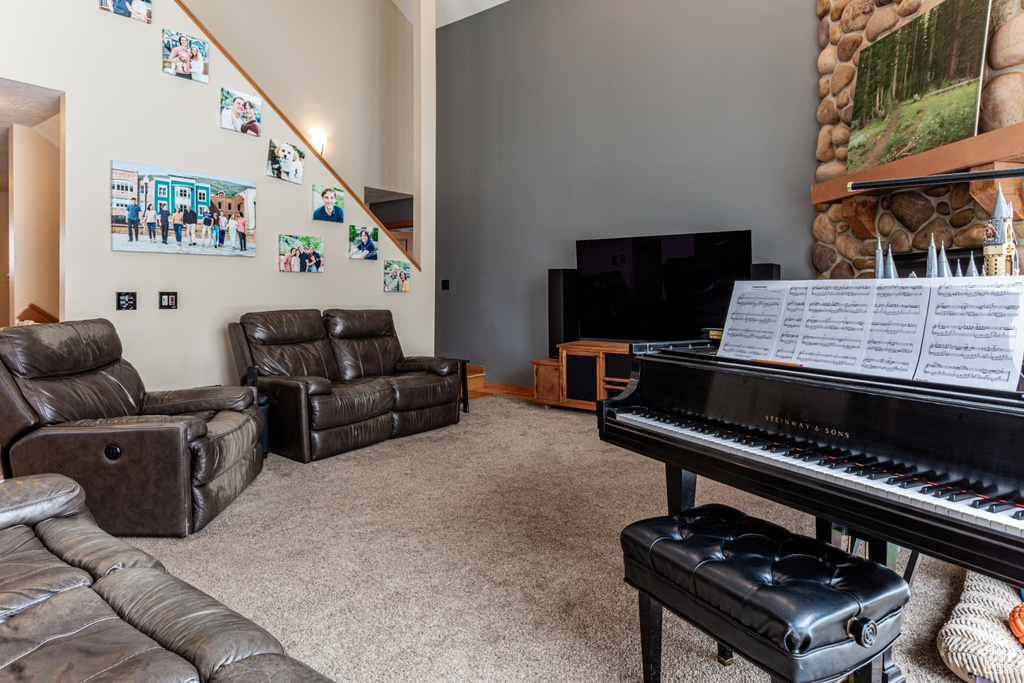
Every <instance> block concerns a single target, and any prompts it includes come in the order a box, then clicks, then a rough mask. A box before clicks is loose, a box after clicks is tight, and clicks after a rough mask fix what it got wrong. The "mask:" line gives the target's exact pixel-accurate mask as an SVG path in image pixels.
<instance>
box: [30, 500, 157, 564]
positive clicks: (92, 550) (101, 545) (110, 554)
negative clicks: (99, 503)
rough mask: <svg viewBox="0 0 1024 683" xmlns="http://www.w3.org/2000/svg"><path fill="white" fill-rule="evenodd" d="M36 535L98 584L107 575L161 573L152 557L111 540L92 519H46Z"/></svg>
mask: <svg viewBox="0 0 1024 683" xmlns="http://www.w3.org/2000/svg"><path fill="white" fill-rule="evenodd" d="M35 532H36V535H37V536H39V538H40V539H41V540H42V541H43V543H44V544H46V547H47V548H49V549H50V550H52V551H53V554H54V555H56V556H57V557H59V558H61V559H62V560H64V561H65V562H67V563H68V564H70V565H71V566H73V567H78V568H79V569H84V570H85V571H87V572H89V574H91V575H92V578H93V580H98V579H101V578H103V577H104V576H106V575H107V574H109V573H111V572H116V571H119V570H121V569H131V568H133V567H149V568H152V569H159V570H160V571H165V570H164V566H163V565H162V564H161V563H160V561H159V560H157V559H156V558H155V557H153V556H152V555H150V554H149V553H147V552H144V551H142V550H139V549H138V548H136V547H135V546H132V545H128V544H127V543H125V542H124V541H122V540H120V539H117V538H114V537H113V536H111V535H110V534H108V533H107V532H105V531H103V530H102V529H100V528H99V527H98V526H96V522H95V521H93V519H92V515H90V514H89V513H87V512H86V513H82V514H80V515H75V516H73V517H55V518H53V519H47V520H44V521H42V522H40V523H39V524H37V525H36V527H35Z"/></svg>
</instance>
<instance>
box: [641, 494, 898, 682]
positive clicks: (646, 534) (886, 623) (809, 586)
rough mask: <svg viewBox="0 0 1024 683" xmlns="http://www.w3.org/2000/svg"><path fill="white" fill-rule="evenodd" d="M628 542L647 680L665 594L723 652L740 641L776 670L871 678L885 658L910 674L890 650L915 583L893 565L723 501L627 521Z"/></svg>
mask: <svg viewBox="0 0 1024 683" xmlns="http://www.w3.org/2000/svg"><path fill="white" fill-rule="evenodd" d="M622 551H623V558H624V562H625V569H626V583H628V584H629V585H631V586H633V587H634V588H636V589H637V590H639V591H640V629H641V644H642V648H643V665H644V681H646V682H647V683H658V681H660V680H661V607H662V605H664V606H665V607H667V608H668V609H669V610H671V611H672V612H674V613H675V614H677V615H679V616H680V617H682V618H683V619H685V620H686V621H688V622H690V623H691V624H693V625H694V626H696V627H697V628H699V629H701V630H702V631H704V632H705V633H707V634H708V635H709V636H711V637H712V638H714V639H715V640H716V641H718V643H719V659H720V660H723V663H731V656H732V652H731V650H735V651H736V652H737V653H739V654H740V655H742V656H743V657H744V658H746V659H748V660H750V661H751V662H752V663H754V664H755V665H757V666H758V667H760V668H761V669H764V670H765V671H767V672H768V673H769V674H770V675H771V677H772V681H773V682H781V681H785V682H787V683H812V682H818V681H833V680H835V679H837V678H839V677H841V676H845V675H848V674H850V673H851V672H854V671H857V670H861V672H859V673H858V675H857V676H856V678H855V680H862V679H868V680H870V679H871V678H876V676H875V675H870V674H869V675H868V676H864V675H862V672H865V671H870V670H871V669H872V668H873V669H874V670H875V671H880V670H881V669H880V668H879V666H880V663H881V662H882V661H883V659H885V660H887V661H888V662H889V665H890V666H889V669H887V670H886V671H885V672H883V674H886V673H887V680H889V681H890V682H893V683H894V682H895V681H901V680H903V677H902V674H901V673H900V672H899V669H898V668H896V667H895V666H894V665H891V659H888V656H889V652H890V647H891V645H892V643H893V642H894V641H895V640H896V639H897V638H898V637H899V635H900V616H901V615H902V612H903V606H904V605H905V604H906V603H907V600H909V599H910V588H909V587H908V586H907V582H906V581H904V580H903V578H902V577H900V576H899V575H898V574H896V573H895V572H893V571H891V570H890V569H887V568H885V567H883V566H881V565H879V564H876V563H874V562H871V561H868V560H865V559H863V558H860V557H854V556H852V555H850V554H848V553H846V552H843V551H842V550H840V549H838V548H836V547H834V546H831V545H829V544H827V543H823V542H821V541H816V540H814V539H812V538H807V537H805V536H797V535H794V534H792V533H790V532H789V531H787V530H786V529H784V528H782V527H780V526H777V525H775V524H771V523H769V522H765V521H763V520H760V519H757V518H755V517H750V516H748V515H746V514H744V513H742V512H740V511H739V510H735V509H733V508H730V507H726V506H725V505H702V506H700V507H695V508H691V509H689V510H686V511H684V512H682V513H681V514H679V515H675V516H672V517H656V518H654V519H647V520H643V521H640V522H636V523H634V524H631V525H630V526H628V527H626V528H625V529H624V530H623V532H622ZM878 677H881V678H885V676H884V675H883V676H878Z"/></svg>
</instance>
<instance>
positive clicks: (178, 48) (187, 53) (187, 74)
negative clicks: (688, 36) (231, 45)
mask: <svg viewBox="0 0 1024 683" xmlns="http://www.w3.org/2000/svg"><path fill="white" fill-rule="evenodd" d="M163 44H164V45H163V47H164V73H165V74H171V75H172V76H177V77H178V78H184V79H187V80H190V81H199V82H200V83H209V82H210V66H209V59H210V46H209V44H208V43H207V42H206V41H205V40H201V39H199V38H193V37H192V36H189V35H185V34H184V33H178V32H177V31H172V30H170V29H166V28H165V29H164V30H163Z"/></svg>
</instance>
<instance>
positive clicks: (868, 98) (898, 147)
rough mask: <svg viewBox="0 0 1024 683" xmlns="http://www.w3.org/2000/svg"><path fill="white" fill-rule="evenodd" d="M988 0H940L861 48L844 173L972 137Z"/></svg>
mask: <svg viewBox="0 0 1024 683" xmlns="http://www.w3.org/2000/svg"><path fill="white" fill-rule="evenodd" d="M989 5H990V0H945V1H944V2H943V3H941V4H940V5H937V6H936V7H933V8H932V9H930V10H928V11H927V12H925V13H924V14H922V15H921V16H919V17H917V18H916V19H914V20H913V21H911V22H909V23H907V24H905V25H903V26H901V27H899V28H898V29H896V30H895V31H893V32H892V33H890V34H889V35H887V36H884V37H882V38H879V39H878V40H877V41H875V42H874V43H872V44H871V45H869V46H868V47H866V48H864V50H863V51H862V52H861V54H860V66H859V67H858V69H857V85H856V88H855V90H854V95H853V120H852V121H851V123H850V149H849V157H848V159H847V162H846V172H847V173H851V172H853V171H858V170H861V169H864V168H871V167H873V166H880V165H881V164H886V163H889V162H891V161H896V160H897V159H902V158H904V157H907V156H910V155H912V154H917V153H919V152H926V151H928V150H930V149H935V148H936V147H941V146H942V145H947V144H949V143H951V142H956V141H957V140H963V139H964V138H969V137H971V136H973V135H974V134H975V133H976V132H977V126H978V107H979V104H980V98H981V77H982V72H983V71H984V68H985V38H986V36H987V35H988V21H989Z"/></svg>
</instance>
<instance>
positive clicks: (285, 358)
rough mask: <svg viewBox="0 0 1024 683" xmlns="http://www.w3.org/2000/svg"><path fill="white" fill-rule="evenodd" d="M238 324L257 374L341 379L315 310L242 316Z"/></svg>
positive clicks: (322, 324)
mask: <svg viewBox="0 0 1024 683" xmlns="http://www.w3.org/2000/svg"><path fill="white" fill-rule="evenodd" d="M239 322H240V323H241V325H242V329H243V330H244V332H245V338H246V339H247V340H248V342H249V350H250V352H251V354H252V360H253V363H254V364H255V365H256V366H257V367H258V368H259V369H260V374H262V375H284V376H297V375H310V376H313V377H326V378H327V379H329V380H336V379H341V377H340V375H339V374H338V366H337V363H336V362H335V360H334V355H333V353H332V352H331V346H330V344H329V343H328V341H327V333H326V332H325V331H324V323H323V319H322V318H321V317H320V312H319V311H317V310H316V309H305V310H298V311H263V312H261V313H246V314H244V315H243V316H242V317H241V319H240V321H239Z"/></svg>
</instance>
